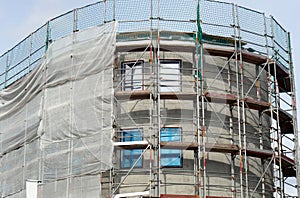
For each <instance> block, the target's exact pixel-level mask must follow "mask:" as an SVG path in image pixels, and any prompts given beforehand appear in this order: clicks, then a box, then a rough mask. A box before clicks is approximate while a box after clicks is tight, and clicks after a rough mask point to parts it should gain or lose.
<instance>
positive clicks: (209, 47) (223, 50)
mask: <svg viewBox="0 0 300 198" xmlns="http://www.w3.org/2000/svg"><path fill="white" fill-rule="evenodd" d="M147 47H148V48H149V39H141V40H137V41H136V40H135V41H127V42H117V52H134V51H144V50H145V49H146V48H147ZM160 47H161V51H173V52H191V53H193V52H195V43H194V42H192V41H179V40H172V41H169V40H161V43H160ZM234 53H235V49H234V47H231V46H221V45H213V44H207V43H205V44H204V54H206V55H211V56H221V57H226V58H230V57H231V56H232V55H233V54H234ZM241 53H242V59H243V61H244V62H248V63H252V64H255V65H264V64H265V63H267V61H268V58H267V57H266V56H264V55H260V54H257V53H253V52H248V51H246V50H243V51H242V52H241ZM234 58H235V56H233V59H234ZM237 58H238V59H240V56H237ZM275 64H276V75H277V76H278V77H279V76H280V78H278V86H279V91H280V92H290V91H291V84H290V78H289V71H288V69H287V68H285V67H284V66H283V65H282V64H280V63H279V62H276V63H275ZM264 68H265V70H266V71H267V70H268V67H264ZM270 68H271V70H270V73H271V74H272V75H273V76H274V74H275V72H274V69H273V67H270Z"/></svg>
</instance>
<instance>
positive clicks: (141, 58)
mask: <svg viewBox="0 0 300 198" xmlns="http://www.w3.org/2000/svg"><path fill="white" fill-rule="evenodd" d="M137 8H139V9H137ZM249 19H251V20H249ZM113 21H117V22H118V30H117V36H116V39H117V42H116V46H115V52H114V57H113V59H114V71H113V80H114V82H113V83H114V87H113V89H114V102H113V115H112V116H113V118H114V121H113V126H112V127H113V132H112V133H113V140H114V147H115V150H114V154H113V156H112V160H113V167H112V168H111V169H109V170H106V171H104V170H102V171H101V173H99V175H97V176H99V181H100V184H99V188H100V195H99V196H100V197H161V198H163V197H164V198H166V197H172V198H181V197H190V198H192V197H194V198H196V197H203V198H212V197H242V198H244V197H245V198H252V197H282V198H283V197H297V195H299V194H300V188H299V187H298V184H299V183H300V176H299V173H298V171H299V159H298V152H299V151H298V147H299V146H298V128H297V108H296V93H295V81H294V67H293V61H292V53H291V51H292V50H291V43H290V34H289V32H287V31H286V30H285V29H284V28H282V26H281V25H280V24H279V23H278V22H277V21H276V20H275V19H274V18H273V17H272V16H270V17H267V16H265V14H264V13H261V12H257V11H254V10H250V9H248V8H244V7H241V6H238V5H235V4H231V3H225V2H219V1H212V0H201V1H198V0H183V1H175V2H174V1H172V0H164V1H161V0H149V1H140V0H130V1H122V0H107V1H101V2H98V3H95V4H91V5H88V6H85V7H83V8H78V9H75V10H73V11H70V12H68V13H66V14H64V15H61V16H59V17H57V18H54V19H52V20H50V21H48V22H47V23H46V24H45V25H44V26H42V27H41V28H39V29H38V30H37V31H35V32H34V33H32V34H31V35H30V36H28V37H27V38H25V39H24V40H23V41H21V42H20V43H19V44H18V45H17V46H15V47H14V48H13V49H11V50H9V51H8V52H7V53H5V54H4V55H2V56H0V88H1V89H5V88H7V87H9V86H12V85H13V83H16V82H18V81H21V80H22V78H23V77H24V76H26V75H27V74H28V73H30V72H31V71H32V70H33V69H34V68H35V66H37V65H38V64H37V63H38V62H39V60H40V59H41V58H42V56H43V54H44V52H46V51H47V50H48V48H49V46H50V45H51V44H52V43H55V42H56V41H57V40H59V39H61V38H63V37H65V36H67V35H71V34H76V33H77V32H80V31H82V30H85V29H87V28H91V27H94V26H103V25H104V24H107V23H110V22H113ZM61 26H63V27H61ZM199 27H200V28H199ZM200 29H201V30H200ZM202 30H203V33H202ZM200 31H201V34H200ZM165 128H172V129H174V128H175V129H178V130H179V131H180V132H181V134H180V135H178V134H176V135H175V136H174V137H173V138H175V139H176V140H175V141H170V140H169V139H167V138H166V139H164V138H162V136H163V129H165ZM126 131H127V132H131V131H134V133H131V135H129V136H125V135H124V132H126ZM0 137H1V138H2V136H1V133H0ZM168 138H169V137H168ZM1 143H2V141H1ZM25 144H26V142H25ZM70 144H73V142H70ZM2 150H3V149H2V144H1V155H0V156H1V159H2V156H3V155H5V153H2ZM175 154H176V156H177V160H178V159H180V160H179V161H178V163H179V164H180V165H178V164H177V165H173V166H172V165H171V166H169V165H166V164H165V161H163V160H162V159H166V158H167V159H170V158H171V159H173V160H175V159H174V157H173V158H172V157H170V156H174V155H175ZM24 156H25V155H24ZM126 157H127V158H126ZM128 158H129V162H128V164H129V165H128V164H126V163H124V161H126V160H128ZM176 162H177V161H176ZM1 173H2V171H1ZM68 179H69V178H68ZM40 180H43V179H40ZM67 184H68V185H70V184H71V181H68V182H67ZM68 188H69V187H67V189H68ZM0 189H1V188H0ZM0 192H2V193H3V195H2V197H9V196H10V194H9V195H6V194H4V191H0ZM98 193H99V192H98Z"/></svg>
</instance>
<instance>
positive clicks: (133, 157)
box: [121, 129, 143, 168]
mask: <svg viewBox="0 0 300 198" xmlns="http://www.w3.org/2000/svg"><path fill="white" fill-rule="evenodd" d="M141 140H142V130H141V129H130V130H123V132H122V142H133V141H141ZM141 154H142V150H141V149H134V150H122V151H121V168H131V167H132V166H133V165H134V163H135V162H136V161H137V159H138V158H139V157H140V155H141ZM142 162H143V161H142V159H140V160H139V161H138V162H137V164H136V165H135V167H142V165H143V163H142Z"/></svg>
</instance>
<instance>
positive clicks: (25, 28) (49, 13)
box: [0, 0, 300, 117]
mask: <svg viewBox="0 0 300 198" xmlns="http://www.w3.org/2000/svg"><path fill="white" fill-rule="evenodd" d="M176 1H177V0H176ZM178 1H179V0H178ZM223 1H226V0H223ZM0 2H1V6H0V24H1V29H0V54H3V53H4V52H6V51H7V50H9V49H11V48H12V47H13V46H14V45H16V44H17V43H18V42H20V41H21V40H22V39H23V38H25V37H26V36H28V35H29V34H30V33H31V32H33V31H34V30H36V29H37V28H38V27H40V26H42V25H43V24H45V22H46V21H47V20H49V19H51V18H53V17H56V16H58V15H60V14H63V13H65V12H67V11H69V10H72V9H74V8H76V7H82V6H84V5H87V4H90V3H94V2H96V1H95V0H42V1H41V0H26V1H20V0H9V1H5V0H0ZM226 2H231V3H236V4H239V5H242V6H245V7H247V8H251V9H255V10H258V11H261V12H265V14H266V15H270V14H272V15H273V16H274V17H275V18H276V20H277V21H278V22H279V23H280V24H281V25H283V27H284V28H285V29H286V30H288V31H289V32H291V36H292V48H293V58H294V66H295V68H296V70H295V73H296V84H297V87H298V89H299V90H300V81H299V80H300V66H299V67H297V66H298V65H299V64H300V39H298V38H300V26H299V25H298V24H299V21H298V20H300V11H299V7H300V1H299V0H286V1H281V0H227V1H226ZM297 79H299V80H297ZM297 102H298V104H300V92H299V93H298V98H297ZM299 109H300V108H299ZM299 115H300V112H299ZM298 117H300V116H298Z"/></svg>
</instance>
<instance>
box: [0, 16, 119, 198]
mask: <svg viewBox="0 0 300 198" xmlns="http://www.w3.org/2000/svg"><path fill="white" fill-rule="evenodd" d="M115 41H116V23H115V22H112V23H107V24H105V25H103V26H100V27H94V28H91V29H88V30H84V31H79V32H75V33H73V34H71V35H69V36H67V37H64V38H62V39H59V40H57V41H54V42H53V43H52V44H51V45H50V46H49V48H48V50H47V52H46V54H45V55H44V57H43V58H42V59H41V60H40V62H39V64H38V66H37V67H36V68H35V69H34V70H33V71H32V72H30V73H29V74H28V75H27V76H25V77H24V78H22V79H20V80H19V81H18V82H16V83H15V84H13V85H12V86H10V87H8V88H7V89H4V90H2V91H1V92H0V143H1V144H0V146H1V147H0V148H1V150H0V151H1V156H0V157H1V158H0V160H1V161H0V163H1V164H0V171H1V172H0V174H1V176H0V195H2V196H3V197H6V196H9V195H13V196H14V197H25V192H24V190H25V186H26V180H37V181H40V182H41V185H40V186H41V189H42V190H41V191H42V194H43V195H44V197H46V196H50V195H51V193H52V192H51V189H52V190H53V188H52V186H53V185H55V186H56V187H57V186H59V188H62V192H63V191H64V192H66V193H68V190H70V189H72V188H71V182H70V181H71V180H74V176H79V177H82V178H88V177H90V178H89V180H91V177H93V175H97V174H98V173H100V172H101V171H105V170H108V169H110V168H111V167H112V153H113V143H112V134H113V128H112V122H113V121H112V119H113V114H112V112H113V79H112V77H113V61H114V51H115ZM87 176H88V177H87ZM79 177H77V178H79ZM76 180H78V179H76ZM80 181H81V180H80ZM77 185H78V184H77ZM85 185H87V183H86V184H85ZM93 185H96V184H91V186H93ZM97 185H98V187H99V184H97ZM64 186H65V188H64ZM85 189H87V190H88V191H89V193H90V192H92V191H91V189H93V187H91V188H89V187H88V186H87V187H86V188H85ZM83 191H84V189H83ZM83 191H82V192H83ZM95 193H98V192H95ZM52 195H53V194H52ZM89 195H90V194H89ZM73 197H74V196H73Z"/></svg>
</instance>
